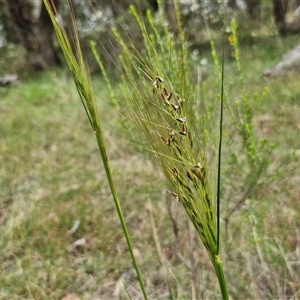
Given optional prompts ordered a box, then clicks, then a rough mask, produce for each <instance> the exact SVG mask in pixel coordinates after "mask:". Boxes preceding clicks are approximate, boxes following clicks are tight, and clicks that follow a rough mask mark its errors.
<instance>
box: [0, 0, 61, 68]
mask: <svg viewBox="0 0 300 300" xmlns="http://www.w3.org/2000/svg"><path fill="white" fill-rule="evenodd" d="M3 2H4V4H5V10H6V15H7V26H8V28H7V30H8V32H9V35H8V38H9V40H10V41H12V42H15V43H19V44H21V45H22V46H23V47H24V48H25V49H26V50H27V52H28V56H29V57H28V62H29V65H30V66H32V67H33V68H34V69H47V68H48V67H49V66H52V65H57V64H59V63H60V61H59V58H58V56H57V54H56V51H55V48H54V45H53V40H52V34H53V27H52V24H51V20H50V18H49V16H48V13H47V11H46V9H45V7H44V5H42V8H41V12H40V16H39V18H38V19H37V18H35V17H34V16H33V14H32V7H31V5H30V3H29V1H27V0H13V1H11V0H2V3H3ZM54 2H55V4H56V7H57V6H58V4H59V3H58V2H59V0H56V1H54Z"/></svg>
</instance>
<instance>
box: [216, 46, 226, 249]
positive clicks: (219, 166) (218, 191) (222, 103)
mask: <svg viewBox="0 0 300 300" xmlns="http://www.w3.org/2000/svg"><path fill="white" fill-rule="evenodd" d="M224 58H225V57H224V45H223V59H222V73H221V103H220V137H219V151H218V152H219V153H218V186H217V255H219V253H220V218H221V213H220V212H221V161H222V140H223V107H224Z"/></svg>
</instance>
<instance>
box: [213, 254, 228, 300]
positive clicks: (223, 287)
mask: <svg viewBox="0 0 300 300" xmlns="http://www.w3.org/2000/svg"><path fill="white" fill-rule="evenodd" d="M215 271H216V274H217V277H218V281H219V286H220V290H221V294H222V298H223V300H228V299H229V296H228V290H227V283H226V277H225V274H224V271H223V266H222V261H221V258H220V256H219V255H216V256H215Z"/></svg>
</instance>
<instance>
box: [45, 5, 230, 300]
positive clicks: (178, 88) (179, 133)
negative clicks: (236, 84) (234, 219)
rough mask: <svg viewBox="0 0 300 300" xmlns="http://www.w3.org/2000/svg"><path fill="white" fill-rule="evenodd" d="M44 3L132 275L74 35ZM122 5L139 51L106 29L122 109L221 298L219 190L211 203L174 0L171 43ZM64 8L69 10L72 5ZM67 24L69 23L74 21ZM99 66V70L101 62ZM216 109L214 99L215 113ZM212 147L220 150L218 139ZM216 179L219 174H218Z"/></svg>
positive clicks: (167, 35)
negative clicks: (187, 223)
mask: <svg viewBox="0 0 300 300" xmlns="http://www.w3.org/2000/svg"><path fill="white" fill-rule="evenodd" d="M45 5H46V7H47V10H48V12H49V14H50V16H51V19H52V22H53V24H54V28H55V31H56V34H57V36H58V39H59V41H60V44H61V47H62V49H63V52H64V56H65V59H66V61H67V63H68V65H69V67H70V69H71V72H72V74H73V78H74V82H75V84H76V87H77V89H78V92H79V95H80V98H81V100H82V103H83V106H84V108H85V111H86V113H87V116H88V118H89V121H90V123H91V125H92V128H93V130H94V132H95V133H96V137H97V141H98V146H99V149H100V153H101V157H102V161H103V163H104V166H105V169H106V174H107V177H108V181H109V183H110V186H111V190H112V193H113V196H114V199H115V203H116V207H117V210H118V214H119V217H120V220H121V223H122V226H123V230H124V234H125V236H126V239H127V241H128V244H129V250H130V252H131V254H132V259H133V262H134V265H135V268H136V271H137V274H138V277H139V278H140V272H139V269H138V266H137V265H136V261H135V258H134V255H133V252H132V245H131V243H130V239H129V236H128V231H127V228H126V227H125V225H124V224H125V221H124V217H123V215H122V210H121V208H120V204H119V200H118V197H117V194H116V191H115V188H114V184H113V181H112V178H111V173H110V169H109V164H108V160H107V155H106V152H105V146H104V140H103V137H102V134H101V126H100V122H99V117H98V115H97V112H96V105H95V101H94V97H93V94H92V89H91V85H90V81H89V79H88V75H87V70H86V67H85V65H84V61H83V56H82V53H81V50H80V44H79V38H78V36H77V34H75V44H76V46H75V47H76V51H77V54H76V55H75V54H73V51H72V47H71V45H70V43H69V41H68V37H67V35H66V33H65V31H64V29H63V28H62V27H61V26H60V25H59V23H58V21H57V20H56V19H55V15H57V13H56V11H55V10H52V9H51V6H50V4H49V2H47V1H45ZM159 7H160V18H161V22H163V21H165V20H166V16H165V15H164V12H163V10H162V5H161V4H160V5H159ZM130 9H131V13H132V15H133V16H134V17H135V18H136V20H137V23H138V24H139V27H140V30H141V35H142V37H143V41H144V46H145V49H146V52H145V53H143V54H141V55H140V54H139V52H138V50H137V49H135V48H134V46H133V45H132V46H131V48H132V49H129V47H128V46H127V45H130V43H129V41H125V40H124V39H123V37H122V35H121V34H120V32H119V31H117V30H114V35H115V38H116V40H117V42H118V43H119V45H120V47H121V51H122V52H121V55H120V57H119V58H120V64H121V66H122V68H123V69H124V72H122V80H123V83H122V84H123V86H122V87H121V90H122V92H123V100H124V103H125V106H126V109H127V110H128V111H129V114H130V116H131V117H132V119H133V122H134V123H135V124H136V127H137V130H138V132H139V133H141V134H142V135H144V137H146V139H147V140H148V142H149V149H150V151H151V152H152V153H153V154H154V156H155V158H156V160H157V162H158V163H159V165H160V166H161V169H162V171H163V173H164V175H165V177H166V179H167V181H168V183H169V185H170V188H171V190H170V194H171V195H172V196H174V198H175V199H176V200H177V201H179V202H180V203H181V204H182V205H183V207H184V209H185V211H186V213H187V214H188V216H189V218H190V219H191V221H192V223H193V224H194V226H195V228H196V230H197V232H198V234H199V237H200V239H201V241H202V242H203V244H204V246H205V248H206V250H207V252H208V255H209V257H210V260H211V262H212V264H213V267H214V270H215V272H216V275H217V278H218V281H219V285H220V289H221V294H222V297H223V299H228V292H227V285H226V280H225V275H224V271H223V267H222V262H221V258H220V239H219V237H220V194H219V193H218V199H217V201H218V202H217V203H216V202H215V201H214V200H213V199H214V197H213V196H212V192H211V187H210V179H209V172H208V166H207V154H206V149H205V146H204V145H205V140H204V139H203V138H202V139H201V135H200V136H198V135H199V133H201V131H202V132H203V129H202V128H201V126H203V124H202V123H201V122H200V118H201V114H199V113H198V112H197V111H198V110H199V108H200V102H199V99H198V98H197V97H196V94H195V92H194V86H193V85H191V84H189V83H188V76H189V68H188V59H187V57H186V54H187V49H186V46H185V39H184V35H183V30H182V28H181V20H180V12H179V8H178V3H177V2H176V1H174V11H175V13H176V20H177V26H178V28H177V29H178V32H179V36H178V40H179V43H178V44H175V42H174V39H173V38H172V36H171V34H170V32H168V31H165V32H164V39H165V41H163V39H162V37H161V36H160V33H159V29H158V26H157V25H156V24H155V22H154V19H153V16H152V15H151V13H150V11H148V12H147V20H148V22H149V24H150V27H151V29H152V31H153V33H152V34H149V33H148V31H147V29H146V26H145V23H144V20H143V19H142V18H141V16H140V15H139V13H138V11H137V10H136V9H135V7H134V6H131V7H130ZM71 13H72V12H71ZM72 16H73V18H74V15H73V13H72ZM74 28H75V30H76V27H75V25H74ZM92 46H93V44H92ZM94 52H95V49H94ZM98 61H99V60H98ZM100 68H101V69H102V70H103V65H102V64H101V63H100ZM104 75H105V79H106V81H107V83H108V88H109V89H110V91H111V93H110V94H111V96H112V97H113V98H112V101H113V102H114V101H115V96H114V93H113V92H112V88H111V86H112V85H111V84H110V82H109V80H108V78H107V74H106V72H104ZM223 76H224V73H222V81H223ZM164 78H165V79H164ZM165 80H166V81H165ZM221 92H222V96H221V101H223V85H222V91H221ZM221 103H223V102H221ZM222 111H223V110H222V106H221V116H222ZM220 124H221V126H220V133H222V117H221V123H220ZM219 150H220V151H221V139H220V147H219ZM219 158H220V156H219ZM219 168H220V163H219ZM218 180H220V176H219V177H218ZM218 187H220V184H218ZM140 282H141V288H142V290H143V294H144V297H145V298H146V297H147V295H146V292H145V290H144V286H143V283H142V279H141V278H140Z"/></svg>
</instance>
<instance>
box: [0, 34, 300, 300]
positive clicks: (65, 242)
mask: <svg viewBox="0 0 300 300" xmlns="http://www.w3.org/2000/svg"><path fill="white" fill-rule="evenodd" d="M293 42H294V41H293V40H292V39H291V40H289V39H288V40H286V41H283V42H282V44H281V46H280V48H277V47H275V46H273V48H274V50H273V52H274V57H277V58H278V57H280V55H281V54H282V53H283V52H284V50H286V49H285V47H288V46H289V45H291V44H293ZM241 52H242V64H243V69H244V73H245V77H246V78H245V89H246V91H247V92H248V93H249V94H251V93H254V92H259V91H262V90H263V89H264V87H265V86H267V87H268V89H269V90H268V94H267V96H266V97H265V99H264V101H263V102H262V105H261V108H260V110H259V113H258V115H257V116H256V119H255V129H256V130H257V133H258V136H259V137H268V138H269V139H270V140H271V141H272V142H273V143H274V144H275V152H274V153H275V156H274V161H272V164H271V167H272V168H277V167H278V164H279V162H280V161H281V160H284V159H285V158H286V157H287V155H288V154H290V153H292V152H293V151H296V150H298V149H300V142H299V128H300V122H299V115H300V108H299V101H300V88H299V82H298V77H297V74H288V75H286V76H284V77H280V78H274V79H269V80H266V79H263V77H262V75H261V74H262V71H263V70H264V69H265V68H266V67H269V66H270V65H272V64H273V63H274V58H273V57H271V55H270V51H269V48H268V47H265V46H264V45H263V44H258V45H255V49H254V48H253V47H246V46H245V47H243V46H242V51H241ZM206 55H207V57H209V53H207V54H206ZM209 64H210V63H209ZM233 64H234V62H232V64H231V63H230V64H229V65H228V66H227V69H226V74H225V76H226V82H227V86H226V88H227V89H229V90H231V91H232V92H231V95H233V96H235V97H236V98H238V96H239V94H238V82H239V81H238V76H237V74H236V69H235V67H234V65H233ZM206 81H207V85H208V88H207V90H208V95H209V93H210V90H211V89H212V88H213V87H214V78H213V75H212V74H209V75H208V78H207V79H206ZM93 84H94V88H95V94H96V96H98V97H99V99H98V100H99V101H98V108H99V112H100V116H101V118H102V121H103V122H102V124H104V133H105V139H106V141H107V143H108V151H109V153H108V154H109V158H110V159H111V165H112V169H113V173H114V175H115V179H116V185H117V189H118V192H119V195H120V198H121V199H122V207H123V209H124V213H125V217H126V221H127V223H128V225H129V230H130V233H131V235H132V238H133V244H134V248H135V253H136V256H137V259H138V261H139V264H140V266H141V271H142V273H143V275H144V278H145V281H146V288H147V291H148V293H149V298H150V299H166V297H167V296H166V295H167V293H168V287H167V284H166V282H167V280H166V278H165V277H166V276H167V278H168V279H169V281H170V284H171V289H172V291H173V295H174V298H175V299H182V298H183V297H184V295H186V297H187V298H188V299H190V298H191V278H190V271H189V270H188V269H187V268H186V267H185V266H184V264H183V263H182V260H180V259H179V258H178V256H176V255H175V252H176V251H175V248H176V246H175V245H177V249H178V252H180V253H181V254H182V255H183V256H184V257H185V259H186V260H187V261H188V262H190V259H191V252H192V253H193V257H194V259H195V260H196V262H200V263H199V264H198V266H197V270H198V274H199V275H198V276H199V282H200V289H201V295H202V297H203V299H215V297H216V293H217V291H218V286H217V282H216V280H215V278H214V275H213V274H212V273H211V266H210V264H209V263H208V258H207V256H206V254H205V252H204V249H202V247H201V246H200V245H199V241H198V238H197V234H196V233H195V230H194V229H193V228H192V227H191V226H189V225H188V224H189V223H188V220H187V218H186V216H185V215H184V213H183V212H182V209H181V207H180V206H179V204H178V202H176V201H174V199H168V195H167V193H166V189H165V187H164V181H163V177H162V174H161V173H160V171H158V168H157V167H156V166H154V165H153V163H152V162H150V161H148V160H147V159H145V157H144V156H142V155H141V154H140V153H137V152H136V151H135V150H134V147H133V146H132V145H131V144H129V143H128V142H126V140H125V139H124V138H122V137H121V135H120V129H117V128H116V127H115V124H116V120H117V119H118V114H117V113H116V111H114V110H111V109H110V107H109V106H108V105H107V104H106V103H105V101H104V100H105V99H106V98H107V95H108V92H107V91H106V88H105V84H104V81H103V79H102V78H101V77H96V78H94V79H93ZM235 89H236V92H235ZM0 98H1V102H0V119H1V131H0V136H1V143H0V151H1V152H0V165H1V169H0V182H1V189H0V236H1V238H0V282H1V284H0V299H32V298H34V299H62V298H63V296H64V295H67V294H70V293H74V294H76V295H77V296H78V297H79V298H80V299H99V298H100V299H111V298H112V297H117V296H112V295H114V292H115V293H117V289H116V286H118V284H119V286H121V287H122V283H121V282H120V281H119V279H120V275H122V276H123V278H125V284H126V286H127V288H128V289H129V290H130V293H131V295H133V298H134V299H136V298H137V294H135V291H138V290H139V288H138V283H137V280H136V278H135V275H134V272H133V270H132V264H131V261H130V256H129V254H128V252H127V246H126V242H125V240H124V236H123V234H122V230H121V227H120V223H119V220H118V217H117V214H116V212H115V209H114V204H113V201H112V197H111V194H110V191H109V187H108V185H107V183H106V178H105V173H104V170H103V167H102V164H101V163H100V161H99V157H98V149H97V144H96V141H95V139H94V136H93V134H92V132H91V130H90V124H89V123H88V120H87V119H86V116H85V113H84V110H83V109H82V104H81V103H80V101H79V99H78V96H77V91H76V89H75V87H74V84H73V83H72V79H71V78H69V77H68V76H67V75H65V73H64V72H63V71H61V70H53V71H52V72H51V71H49V72H45V73H42V74H39V75H38V76H34V78H32V79H27V80H26V81H24V82H23V84H22V85H20V86H11V87H5V88H1V89H0ZM232 100H235V99H232ZM225 118H228V116H226V114H225ZM231 147H233V149H234V147H235V144H234V143H233V144H232V145H231ZM298 165H299V150H298V154H296V155H295V157H294V158H293V159H292V160H290V161H289V162H288V163H287V164H286V165H284V166H283V167H281V168H283V176H282V177H281V179H280V181H278V182H276V184H273V185H271V186H268V187H266V188H264V189H263V190H262V191H261V192H260V194H259V196H260V197H259V198H255V199H247V201H246V202H245V204H244V205H243V206H242V207H241V209H240V210H239V212H238V213H236V214H234V215H233V216H232V220H231V222H230V228H229V233H228V241H227V244H226V247H225V248H226V249H229V250H227V251H226V259H225V258H224V260H225V270H226V274H227V276H228V279H227V280H228V286H229V290H230V295H231V297H232V299H239V298H240V296H241V295H243V299H259V298H261V299H274V298H282V299H284V298H293V297H294V298H293V299H298V298H299V297H300V296H299V292H298V291H299V288H300V286H299V281H300V273H299V266H298V267H294V266H292V265H288V266H289V268H288V266H287V263H286V262H285V260H287V261H297V260H299V256H298V257H297V252H295V251H296V249H297V246H298V244H299V232H298V231H299V229H298V228H299V226H300V222H299V220H300V212H299V201H300V198H299V197H300V194H299V186H300V178H299V174H298V173H299V171H298ZM225 197H226V200H227V201H230V195H225ZM169 202H170V203H171V205H172V208H171V210H172V213H173V216H174V217H175V218H176V219H177V220H180V221H178V224H177V225H178V226H179V235H178V237H177V238H176V237H175V236H174V233H173V231H172V224H171V221H170V218H169V214H168V209H167V204H168V203H169ZM150 212H151V213H152V214H153V218H154V221H155V226H156V227H155V228H153V227H152V225H151V222H150V215H149V213H150ZM76 220H80V222H81V223H80V225H79V228H78V229H77V231H76V232H75V233H74V234H68V233H67V232H68V230H70V229H71V228H72V226H73V224H74V222H75V221H76ZM187 226H189V228H190V229H189V230H188V231H187V230H186V228H187ZM153 229H155V230H156V231H157V234H158V237H159V243H160V246H161V248H162V251H163V252H164V253H165V255H166V257H167V258H168V259H169V260H170V265H167V266H166V265H164V264H162V263H161V261H160V259H159V255H158V252H157V248H156V246H155V241H154V236H153ZM187 233H190V237H189V236H188V234H187ZM81 238H85V239H86V243H85V245H84V246H81V247H78V248H76V247H75V246H73V243H74V242H75V241H76V240H78V239H81ZM187 244H191V248H192V249H191V250H189V247H186V245H187ZM298 247H299V246H298ZM166 274H167V275H166ZM177 282H179V284H180V285H179V284H178V283H177ZM121 290H122V289H121ZM120 293H121V295H122V296H121V298H122V299H126V292H125V291H124V290H122V291H121V292H120ZM137 293H139V292H137ZM297 293H298V294H297ZM115 295H116V294H115ZM97 297H98V298H97Z"/></svg>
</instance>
